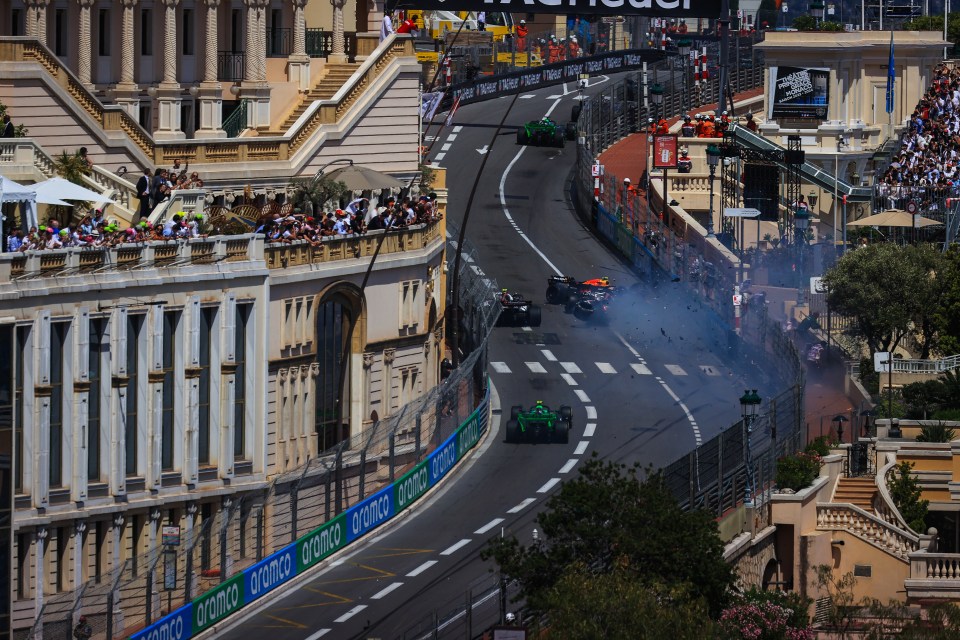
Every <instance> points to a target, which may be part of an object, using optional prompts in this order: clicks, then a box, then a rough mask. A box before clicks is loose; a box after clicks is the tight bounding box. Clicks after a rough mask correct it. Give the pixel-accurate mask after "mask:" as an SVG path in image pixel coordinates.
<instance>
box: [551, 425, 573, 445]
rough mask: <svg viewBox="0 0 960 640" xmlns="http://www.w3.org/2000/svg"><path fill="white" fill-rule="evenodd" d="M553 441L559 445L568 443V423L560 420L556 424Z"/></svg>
mask: <svg viewBox="0 0 960 640" xmlns="http://www.w3.org/2000/svg"><path fill="white" fill-rule="evenodd" d="M553 441H554V442H557V443H559V444H567V443H568V442H570V423H569V422H568V421H566V420H561V421H560V422H558V423H557V426H556V427H554V429H553Z"/></svg>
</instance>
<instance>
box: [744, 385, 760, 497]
mask: <svg viewBox="0 0 960 640" xmlns="http://www.w3.org/2000/svg"><path fill="white" fill-rule="evenodd" d="M759 410H760V396H759V395H757V390H756V389H747V390H746V391H744V392H743V396H742V397H741V398H740V415H741V416H742V417H743V420H742V424H743V462H744V465H745V466H746V472H747V483H746V485H747V486H746V496H745V498H744V506H745V507H748V508H749V507H753V498H754V495H755V492H756V487H755V486H754V476H753V452H752V450H751V446H750V436H751V434H752V433H753V421H754V420H755V419H756V417H757V411H759Z"/></svg>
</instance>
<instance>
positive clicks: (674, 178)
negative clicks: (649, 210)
mask: <svg viewBox="0 0 960 640" xmlns="http://www.w3.org/2000/svg"><path fill="white" fill-rule="evenodd" d="M718 178H719V176H718V177H717V178H714V180H715V182H714V189H717V190H719V188H720V184H719V183H718V182H716V180H718ZM656 179H657V177H656V176H654V177H653V178H651V180H656ZM667 181H668V182H669V183H670V193H674V192H680V191H682V192H688V191H690V192H695V193H709V192H710V175H709V174H707V175H700V174H695V173H681V174H667Z"/></svg>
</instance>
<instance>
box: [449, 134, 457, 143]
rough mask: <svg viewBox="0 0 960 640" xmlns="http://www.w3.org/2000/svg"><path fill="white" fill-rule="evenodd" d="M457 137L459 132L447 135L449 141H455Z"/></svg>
mask: <svg viewBox="0 0 960 640" xmlns="http://www.w3.org/2000/svg"><path fill="white" fill-rule="evenodd" d="M456 139H457V134H455V133H451V134H450V135H448V136H447V142H453V141H454V140H456Z"/></svg>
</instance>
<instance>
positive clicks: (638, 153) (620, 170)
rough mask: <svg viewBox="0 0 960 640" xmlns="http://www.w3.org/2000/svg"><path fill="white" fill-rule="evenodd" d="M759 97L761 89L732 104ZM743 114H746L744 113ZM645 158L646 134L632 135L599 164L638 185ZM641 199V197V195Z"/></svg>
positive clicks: (707, 107)
mask: <svg viewBox="0 0 960 640" xmlns="http://www.w3.org/2000/svg"><path fill="white" fill-rule="evenodd" d="M761 95H763V89H762V88H758V89H751V90H750V91H744V92H742V93H738V94H736V95H734V96H733V102H734V104H737V103H738V102H742V101H744V100H748V99H750V98H756V97H757V96H761ZM716 109H717V103H715V102H713V103H710V104H704V105H701V106H699V107H697V108H695V109H691V110H690V113H691V114H694V113H712V112H714V111H716ZM743 113H746V111H744V112H743ZM740 115H742V114H740ZM679 121H680V116H675V117H673V118H669V119H668V120H667V124H669V125H670V127H673V125H675V124H676V123H677V122H679ZM681 142H682V139H681ZM646 157H647V135H646V133H632V134H630V135H629V136H627V137H626V138H624V139H623V140H621V141H620V142H617V143H616V144H614V145H613V146H611V147H610V148H609V149H607V150H606V151H604V152H603V153H601V154H600V158H599V159H600V163H601V164H603V165H604V168H605V170H606V172H607V173H608V174H612V175H615V176H617V178H619V179H620V180H623V179H624V178H630V180H631V182H633V184H639V183H640V176H641V175H643V168H644V166H645V165H646ZM638 159H642V161H639V162H638ZM641 192H642V190H641ZM641 197H643V194H642V193H641Z"/></svg>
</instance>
